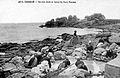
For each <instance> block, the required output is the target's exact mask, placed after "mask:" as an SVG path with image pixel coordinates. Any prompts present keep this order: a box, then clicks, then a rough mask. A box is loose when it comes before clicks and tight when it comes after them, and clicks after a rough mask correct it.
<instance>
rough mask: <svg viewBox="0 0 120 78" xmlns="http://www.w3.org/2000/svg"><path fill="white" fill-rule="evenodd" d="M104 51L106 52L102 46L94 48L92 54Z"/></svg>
mask: <svg viewBox="0 0 120 78" xmlns="http://www.w3.org/2000/svg"><path fill="white" fill-rule="evenodd" d="M104 52H106V50H105V49H104V48H97V49H95V50H94V54H98V55H99V54H102V53H104Z"/></svg>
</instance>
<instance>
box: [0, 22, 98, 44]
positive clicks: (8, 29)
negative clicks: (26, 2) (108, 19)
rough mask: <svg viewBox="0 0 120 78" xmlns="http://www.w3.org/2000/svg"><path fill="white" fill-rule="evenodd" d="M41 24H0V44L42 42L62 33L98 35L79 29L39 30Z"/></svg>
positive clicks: (91, 31) (88, 30) (93, 30)
mask: <svg viewBox="0 0 120 78" xmlns="http://www.w3.org/2000/svg"><path fill="white" fill-rule="evenodd" d="M40 25H41V23H16V24H14V23H9V24H0V42H18V43H23V42H27V41H30V40H43V39H44V38H47V37H56V36H57V35H60V34H62V33H69V34H73V32H74V30H77V34H79V35H84V34H90V33H98V32H97V31H100V30H98V29H80V28H40V27H39V26H40Z"/></svg>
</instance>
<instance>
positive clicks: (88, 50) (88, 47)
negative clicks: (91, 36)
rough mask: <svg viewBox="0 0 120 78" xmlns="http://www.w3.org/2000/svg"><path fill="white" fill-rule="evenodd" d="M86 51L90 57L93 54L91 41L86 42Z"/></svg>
mask: <svg viewBox="0 0 120 78" xmlns="http://www.w3.org/2000/svg"><path fill="white" fill-rule="evenodd" d="M87 53H88V57H90V58H92V55H93V45H92V42H91V41H89V42H88V45H87Z"/></svg>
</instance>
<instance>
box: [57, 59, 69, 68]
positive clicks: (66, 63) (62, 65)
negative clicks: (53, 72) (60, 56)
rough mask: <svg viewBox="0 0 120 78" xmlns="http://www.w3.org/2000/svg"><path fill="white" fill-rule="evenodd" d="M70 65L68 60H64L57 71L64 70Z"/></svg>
mask: <svg viewBox="0 0 120 78" xmlns="http://www.w3.org/2000/svg"><path fill="white" fill-rule="evenodd" d="M69 65H70V61H69V59H68V58H66V59H65V60H64V61H63V62H62V63H60V65H59V66H58V70H61V69H62V68H66V67H68V66H69Z"/></svg>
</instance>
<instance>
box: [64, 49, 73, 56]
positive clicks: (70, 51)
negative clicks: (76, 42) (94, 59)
mask: <svg viewBox="0 0 120 78" xmlns="http://www.w3.org/2000/svg"><path fill="white" fill-rule="evenodd" d="M73 51H74V50H73V49H67V50H66V51H65V54H66V55H71V54H72V53H73Z"/></svg>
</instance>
